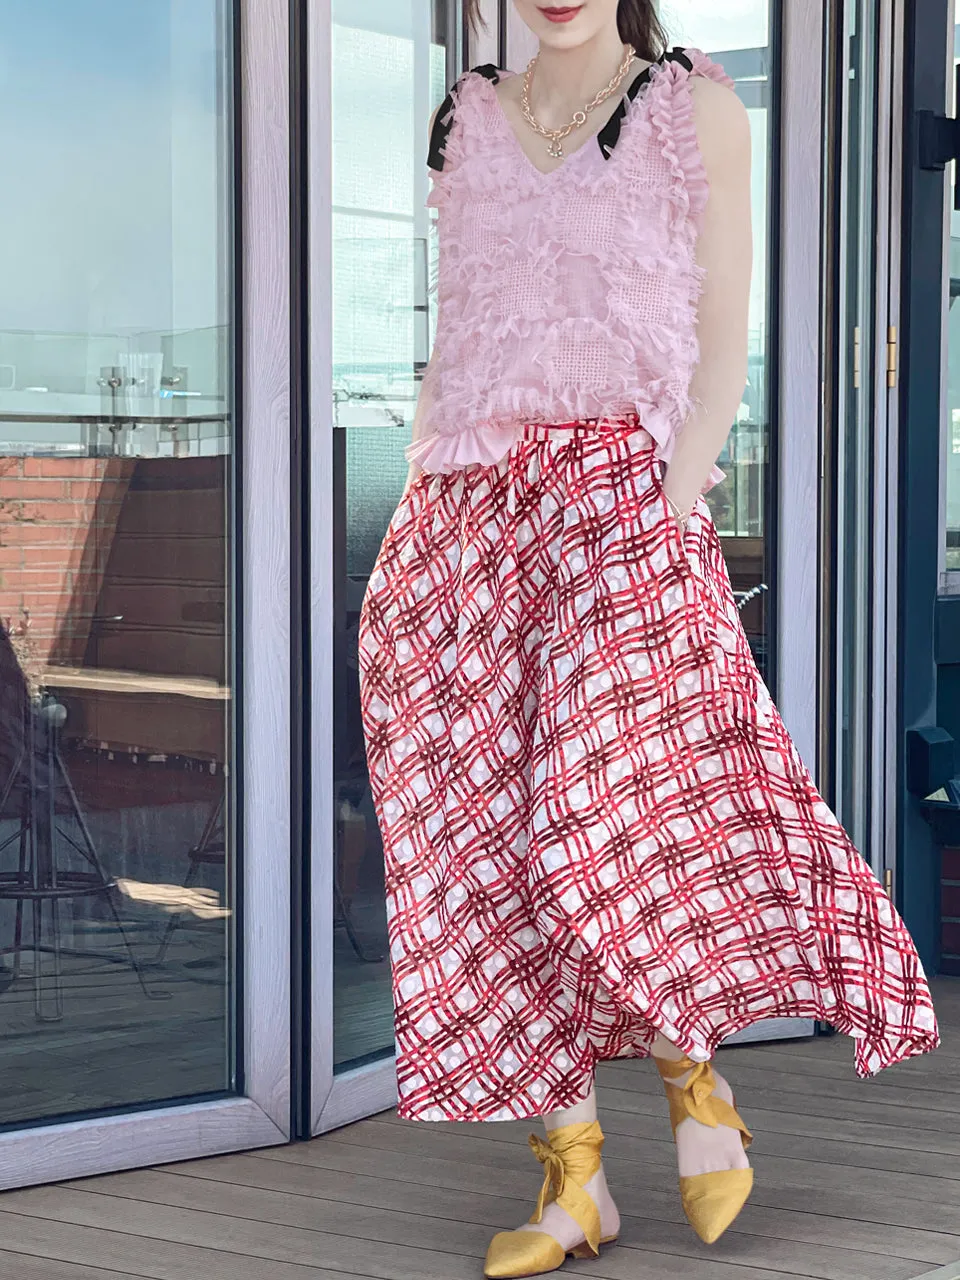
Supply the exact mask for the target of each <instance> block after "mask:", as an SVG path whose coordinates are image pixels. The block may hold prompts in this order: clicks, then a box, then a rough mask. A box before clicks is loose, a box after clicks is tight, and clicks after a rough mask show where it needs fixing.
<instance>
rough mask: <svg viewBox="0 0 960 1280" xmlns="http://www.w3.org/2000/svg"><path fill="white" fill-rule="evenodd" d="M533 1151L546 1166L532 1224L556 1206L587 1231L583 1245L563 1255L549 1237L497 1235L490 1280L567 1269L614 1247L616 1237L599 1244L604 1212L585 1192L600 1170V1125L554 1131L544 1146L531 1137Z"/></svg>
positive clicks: (488, 1263) (490, 1253)
mask: <svg viewBox="0 0 960 1280" xmlns="http://www.w3.org/2000/svg"><path fill="white" fill-rule="evenodd" d="M529 1142H530V1147H531V1149H532V1151H533V1153H534V1155H535V1156H536V1157H537V1159H538V1160H539V1161H540V1163H541V1164H542V1165H543V1167H544V1170H543V1186H542V1187H541V1188H540V1195H539V1197H538V1198H537V1207H536V1209H534V1211H533V1215H532V1216H531V1218H530V1219H529V1221H530V1222H531V1223H536V1222H540V1221H541V1220H542V1218H543V1211H544V1209H545V1208H546V1206H547V1205H548V1204H552V1203H553V1202H554V1201H556V1202H557V1204H558V1205H559V1206H560V1208H561V1209H564V1210H566V1212H567V1213H568V1214H569V1215H570V1217H571V1218H573V1220H574V1222H576V1223H577V1225H578V1226H579V1227H580V1228H581V1230H582V1231H583V1240H582V1241H581V1242H580V1243H579V1244H577V1245H575V1246H574V1247H573V1248H571V1249H564V1247H563V1245H561V1244H560V1243H559V1241H557V1240H555V1239H554V1238H553V1236H551V1235H549V1234H548V1233H547V1232H546V1231H498V1232H497V1234H496V1235H495V1236H494V1237H493V1239H492V1240H491V1241H490V1247H489V1248H488V1249H487V1257H486V1260H485V1262H484V1266H483V1274H484V1275H485V1276H487V1277H489V1280H495V1278H496V1280H520V1277H522V1276H540V1275H543V1274H544V1273H545V1272H547V1271H556V1270H557V1268H558V1267H561V1266H563V1263H564V1260H565V1259H566V1257H567V1254H568V1253H569V1254H572V1255H573V1257H575V1258H596V1257H597V1256H598V1254H599V1252H600V1246H601V1245H602V1244H612V1243H613V1241H614V1240H615V1239H616V1236H608V1237H607V1238H606V1239H601V1236H600V1212H599V1210H598V1209H597V1206H596V1205H595V1204H594V1202H593V1199H592V1198H591V1196H590V1195H589V1193H588V1192H586V1191H584V1189H583V1188H584V1186H585V1185H586V1183H588V1182H589V1181H590V1179H591V1178H592V1177H593V1175H594V1174H595V1173H596V1172H597V1170H598V1169H599V1168H600V1149H601V1148H602V1146H603V1133H602V1132H601V1130H600V1125H599V1123H598V1122H597V1121H596V1120H592V1121H591V1122H590V1123H589V1124H565V1125H563V1126H562V1127H561V1128H559V1129H552V1130H551V1131H550V1133H549V1134H548V1135H547V1139H546V1141H544V1139H543V1138H540V1137H538V1136H537V1135H536V1134H535V1133H531V1135H530V1138H529Z"/></svg>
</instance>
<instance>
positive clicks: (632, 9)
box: [464, 0, 667, 62]
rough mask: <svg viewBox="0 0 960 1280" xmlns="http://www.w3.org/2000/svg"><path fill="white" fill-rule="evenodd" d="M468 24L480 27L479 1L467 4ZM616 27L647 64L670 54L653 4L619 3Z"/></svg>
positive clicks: (644, 0) (643, 1) (645, 0)
mask: <svg viewBox="0 0 960 1280" xmlns="http://www.w3.org/2000/svg"><path fill="white" fill-rule="evenodd" d="M464 13H465V15H466V19H467V22H468V23H470V25H471V26H472V27H473V28H474V30H476V29H477V27H478V26H479V25H480V0H464ZM617 26H618V27H619V28H620V39H621V40H622V41H623V42H624V44H632V45H633V47H634V49H636V51H637V56H638V57H640V58H643V59H644V60H645V61H647V62H656V60H657V59H658V58H659V57H661V56H662V55H663V54H664V53H666V51H667V34H666V32H665V31H664V29H663V25H662V23H661V22H660V19H659V18H658V17H657V12H656V10H655V9H654V7H653V0H620V7H619V9H618V10H617Z"/></svg>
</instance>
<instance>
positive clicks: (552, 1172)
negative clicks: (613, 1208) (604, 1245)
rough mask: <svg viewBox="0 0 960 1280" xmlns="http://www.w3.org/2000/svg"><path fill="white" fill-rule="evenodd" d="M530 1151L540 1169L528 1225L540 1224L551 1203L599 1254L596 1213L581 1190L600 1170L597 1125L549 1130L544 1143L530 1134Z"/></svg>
mask: <svg viewBox="0 0 960 1280" xmlns="http://www.w3.org/2000/svg"><path fill="white" fill-rule="evenodd" d="M528 1142H529V1144H530V1149H531V1150H532V1151H533V1154H534V1155H535V1156H536V1157H537V1159H538V1160H539V1161H540V1163H541V1164H542V1165H543V1186H542V1187H541V1188H540V1194H539V1196H538V1197H537V1207H536V1209H535V1210H534V1212H533V1216H532V1217H531V1218H530V1219H529V1221H530V1222H540V1221H541V1219H542V1218H543V1211H544V1209H545V1208H546V1207H547V1205H548V1204H552V1203H553V1202H554V1201H556V1203H557V1204H558V1205H559V1206H560V1208H561V1209H564V1210H565V1211H566V1212H567V1213H569V1215H570V1217H571V1218H573V1220H574V1222H576V1223H577V1225H578V1226H579V1227H580V1229H581V1230H582V1231H583V1233H584V1235H585V1236H586V1240H587V1244H588V1245H589V1246H590V1248H591V1250H592V1251H593V1253H594V1255H596V1254H598V1253H599V1252H600V1213H599V1211H598V1210H597V1206H596V1204H595V1203H594V1202H593V1199H592V1198H591V1197H590V1196H589V1195H588V1193H587V1192H586V1191H584V1189H583V1188H584V1186H585V1185H586V1183H588V1182H589V1181H590V1179H591V1178H592V1177H593V1175H594V1174H595V1173H596V1172H597V1170H598V1169H599V1168H600V1163H601V1159H600V1150H601V1148H602V1146H603V1131H602V1130H601V1128H600V1125H599V1123H598V1121H596V1120H592V1121H591V1122H590V1123H589V1124H566V1125H562V1126H561V1127H560V1128H559V1129H552V1130H551V1131H550V1132H549V1133H548V1135H547V1140H546V1141H544V1140H543V1138H541V1137H538V1135H537V1134H535V1133H531V1134H530V1137H529V1138H528Z"/></svg>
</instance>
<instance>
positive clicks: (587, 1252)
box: [570, 1236, 617, 1258]
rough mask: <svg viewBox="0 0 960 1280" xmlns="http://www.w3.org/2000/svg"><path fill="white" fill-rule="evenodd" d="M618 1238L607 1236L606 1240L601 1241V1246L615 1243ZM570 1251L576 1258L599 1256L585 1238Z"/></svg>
mask: <svg viewBox="0 0 960 1280" xmlns="http://www.w3.org/2000/svg"><path fill="white" fill-rule="evenodd" d="M616 1239H617V1237H616V1236H607V1237H606V1239H605V1240H601V1241H600V1246H601V1248H602V1247H603V1246H604V1245H605V1244H613V1243H614V1241H615V1240H616ZM570 1252H571V1253H572V1254H573V1256H574V1257H575V1258H595V1257H596V1256H597V1255H596V1254H595V1253H594V1252H593V1251H592V1249H591V1248H590V1246H589V1245H588V1244H587V1242H586V1240H584V1242H583V1244H578V1245H577V1247H576V1248H575V1249H571V1250H570Z"/></svg>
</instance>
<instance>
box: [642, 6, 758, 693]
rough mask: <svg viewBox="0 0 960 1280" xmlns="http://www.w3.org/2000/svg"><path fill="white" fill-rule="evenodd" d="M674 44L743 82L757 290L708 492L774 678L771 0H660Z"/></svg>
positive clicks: (752, 629) (752, 637)
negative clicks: (770, 600)
mask: <svg viewBox="0 0 960 1280" xmlns="http://www.w3.org/2000/svg"><path fill="white" fill-rule="evenodd" d="M659 9H660V13H661V16H662V18H663V21H664V24H665V26H666V28H667V35H668V36H669V39H670V44H671V45H693V46H694V47H696V48H699V49H703V50H704V51H705V52H706V53H709V54H710V56H711V57H713V58H715V59H716V60H717V61H718V62H719V63H720V65H721V66H722V67H723V69H724V70H725V71H726V73H727V74H728V75H729V76H730V77H731V78H732V79H733V80H734V81H735V82H736V88H737V93H738V94H739V96H740V99H741V101H742V102H743V103H744V105H745V106H746V108H747V111H748V113H749V116H750V124H751V129H752V135H753V241H754V263H753V279H752V292H751V298H750V348H749V366H748V375H747V377H748V381H747V387H746V390H745V392H744V398H743V403H742V404H741V406H740V410H739V413H738V414H737V421H736V422H735V423H734V424H733V428H732V430H731V432H730V435H729V438H728V440H727V444H726V445H725V447H724V450H723V453H721V455H720V457H719V459H718V462H719V465H720V466H721V467H722V468H723V470H724V471H725V472H726V473H727V478H726V480H725V481H724V482H723V484H721V485H717V486H716V487H715V488H714V489H712V490H711V491H710V493H709V495H708V498H707V501H708V502H709V504H710V510H711V512H712V514H713V519H714V523H715V524H716V526H717V529H718V530H719V532H720V536H721V540H722V543H723V551H724V555H725V557H726V561H727V565H728V567H729V570H730V578H731V581H732V583H733V587H734V591H735V593H736V595H737V598H738V602H739V604H740V607H741V618H742V620H743V625H744V629H745V631H746V633H747V636H748V639H749V641H750V647H751V649H752V651H753V655H754V657H755V659H756V661H757V665H758V666H759V668H760V671H761V674H762V675H763V676H764V679H766V680H767V681H768V682H771V681H772V678H773V676H772V672H771V671H770V668H769V654H770V648H771V646H770V636H769V634H768V631H769V628H768V623H767V610H766V598H765V597H766V592H767V591H768V590H769V587H770V581H771V572H772V566H773V553H774V548H773V547H771V546H770V545H769V539H768V536H767V529H766V526H765V511H766V503H767V500H768V493H767V490H768V486H769V482H770V481H769V472H768V459H769V449H770V424H771V414H772V410H773V406H772V404H771V401H770V381H771V380H770V369H771V352H770V326H769V313H770V302H771V298H770V261H769V251H768V243H767V228H768V224H769V220H770V207H771V201H772V199H773V198H774V194H775V193H774V192H773V191H772V190H771V177H770V175H771V146H772V138H773V130H772V128H771V112H772V110H773V104H774V101H775V96H776V95H775V86H774V82H773V71H772V49H771V36H770V30H771V9H770V3H769V0H737V3H734V4H724V5H717V4H716V3H715V2H714V0H664V3H663V4H661V5H660V6H659Z"/></svg>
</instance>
